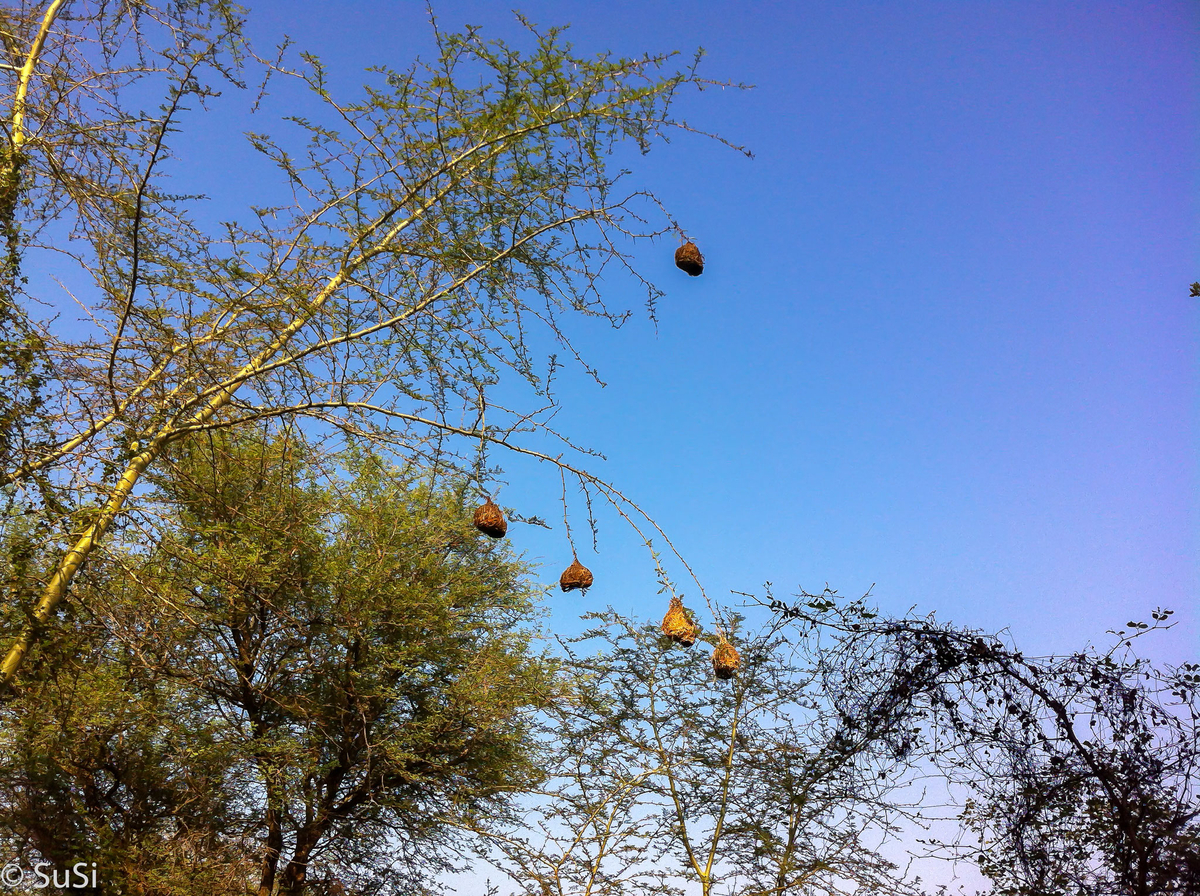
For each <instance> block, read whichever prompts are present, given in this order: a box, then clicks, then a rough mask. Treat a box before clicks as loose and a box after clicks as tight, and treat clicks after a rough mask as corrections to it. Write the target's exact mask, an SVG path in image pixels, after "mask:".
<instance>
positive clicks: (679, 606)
mask: <svg viewBox="0 0 1200 896" xmlns="http://www.w3.org/2000/svg"><path fill="white" fill-rule="evenodd" d="M662 632H663V634H664V635H666V636H667V637H668V638H670V639H671V640H672V641H674V642H675V643H676V644H682V645H683V646H684V647H691V646H692V645H693V644H695V643H696V635H698V634H699V633H700V627H699V626H697V625H696V623H694V622H692V617H691V614H690V613H688V611H687V607H685V606H684V605H683V599H682V598H678V597H673V598H671V606H670V609H668V610H667V615H666V616H664V617H663V621H662Z"/></svg>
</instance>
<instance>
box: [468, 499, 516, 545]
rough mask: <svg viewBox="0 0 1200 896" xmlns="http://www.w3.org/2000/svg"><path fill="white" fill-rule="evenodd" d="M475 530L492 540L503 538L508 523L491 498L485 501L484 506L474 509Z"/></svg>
mask: <svg viewBox="0 0 1200 896" xmlns="http://www.w3.org/2000/svg"><path fill="white" fill-rule="evenodd" d="M475 528H476V529H478V530H479V531H480V532H482V533H483V534H484V535H490V536H491V537H492V538H503V537H504V533H505V532H507V531H508V521H507V520H506V519H505V518H504V514H503V513H501V511H500V508H499V507H497V506H496V505H495V504H493V503H492V499H491V498H488V499H487V503H486V504H483V505H482V506H480V507H477V508H476V509H475Z"/></svg>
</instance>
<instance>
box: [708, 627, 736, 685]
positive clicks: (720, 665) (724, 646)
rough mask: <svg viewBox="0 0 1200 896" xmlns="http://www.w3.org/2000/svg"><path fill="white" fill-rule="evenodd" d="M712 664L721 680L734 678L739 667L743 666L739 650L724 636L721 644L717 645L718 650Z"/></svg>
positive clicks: (714, 653)
mask: <svg viewBox="0 0 1200 896" xmlns="http://www.w3.org/2000/svg"><path fill="white" fill-rule="evenodd" d="M712 664H713V672H715V673H716V676H717V678H721V679H729V678H733V676H734V673H735V672H737V670H738V666H740V665H741V664H742V658H741V657H740V656H738V652H737V649H736V648H735V647H734V646H733V645H732V644H730V643H729V642H728V641H727V640H725V636H724V635H722V636H721V643H720V644H718V645H717V649H716V650H714V651H713V656H712Z"/></svg>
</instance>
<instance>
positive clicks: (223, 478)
mask: <svg viewBox="0 0 1200 896" xmlns="http://www.w3.org/2000/svg"><path fill="white" fill-rule="evenodd" d="M170 461H171V463H170V465H169V466H168V467H167V469H166V470H165V471H164V472H163V473H162V474H161V475H159V476H157V477H156V480H155V485H156V495H155V499H156V500H157V501H159V502H161V508H160V509H161V510H162V511H163V513H164V517H163V519H165V520H166V521H167V526H166V528H165V529H163V530H161V531H160V532H159V533H158V536H157V540H156V543H155V544H154V545H153V547H152V548H151V549H148V550H143V551H126V552H116V551H110V555H109V556H108V557H107V558H106V562H105V563H103V564H102V565H101V564H97V566H102V567H103V569H104V570H105V580H104V581H101V580H99V579H98V578H97V575H98V573H97V571H96V569H95V568H93V571H92V573H91V575H90V576H89V580H88V583H87V587H88V588H89V589H95V591H94V593H90V594H88V595H86V599H85V600H83V601H81V602H79V604H78V605H77V610H76V614H75V615H74V620H73V621H74V623H75V624H74V625H73V626H71V627H70V632H71V634H70V637H64V638H63V639H62V640H60V641H56V642H54V644H53V645H51V646H48V647H47V648H46V649H45V650H43V651H40V652H38V653H37V654H36V655H35V657H34V663H35V667H34V668H35V671H36V673H37V674H36V677H35V679H34V681H35V683H33V684H31V685H30V686H29V687H28V688H27V690H26V691H25V693H24V694H23V695H22V697H21V699H19V700H17V701H15V702H13V703H11V704H10V705H9V706H8V707H6V714H7V715H8V720H9V722H10V728H9V735H8V736H9V738H10V746H11V751H10V753H11V759H10V761H9V762H8V763H7V765H6V767H5V768H4V774H5V788H4V790H5V792H7V793H8V794H11V795H13V796H12V798H11V799H12V804H11V805H9V806H8V807H7V809H6V812H5V815H6V817H5V818H4V821H5V824H6V826H8V828H9V829H10V830H11V831H12V832H13V837H14V838H15V839H16V840H17V841H18V843H19V845H21V846H24V847H26V848H27V849H32V850H35V851H36V852H38V853H40V854H41V855H43V856H46V857H47V858H49V857H50V856H51V855H53V856H55V857H58V856H60V855H66V854H72V855H94V856H98V857H100V858H101V861H102V868H103V869H104V870H103V874H104V875H105V876H106V880H108V882H109V886H110V888H111V892H117V891H118V888H119V887H125V888H127V889H126V892H145V893H162V894H176V893H185V892H202V891H206V892H245V890H246V888H247V887H250V886H253V887H254V888H257V887H259V886H265V887H267V888H268V890H270V888H271V887H275V888H277V889H278V891H279V892H280V893H299V892H301V890H302V889H303V888H304V886H305V885H306V881H307V882H308V884H309V885H322V881H324V883H325V884H329V883H331V882H332V881H333V880H334V879H339V880H340V881H341V882H342V885H344V886H358V885H364V886H365V885H366V883H367V882H372V884H373V885H378V884H381V883H386V882H388V881H391V882H392V883H393V884H395V883H398V882H400V881H404V880H408V881H410V882H417V881H423V880H425V879H427V878H428V876H429V875H430V874H432V873H433V872H435V871H437V870H438V869H442V868H445V867H448V865H449V862H450V856H451V855H452V853H451V852H450V850H451V849H452V847H453V836H452V832H453V830H454V829H455V826H458V825H462V824H465V823H467V822H470V823H485V822H486V820H488V819H496V818H499V817H502V816H503V814H504V812H505V811H506V808H507V806H508V805H509V802H510V799H511V794H512V793H513V792H514V791H519V790H521V789H524V788H527V787H529V786H531V785H532V784H533V783H534V782H535V781H536V780H537V777H538V774H537V772H536V770H535V768H534V767H533V764H532V763H531V760H530V750H531V748H532V747H531V738H530V720H529V717H530V714H531V713H532V712H533V711H535V710H536V709H538V708H539V707H541V706H543V705H544V703H545V702H546V701H547V700H548V699H550V698H551V696H552V695H553V693H554V691H555V687H556V685H555V684H554V676H553V669H552V667H551V665H550V664H549V663H548V662H547V661H545V660H543V659H542V658H540V657H539V656H538V655H537V654H536V653H535V652H534V651H533V647H532V640H531V639H532V637H533V633H532V631H531V630H530V628H529V622H530V619H531V618H532V617H531V614H532V613H533V611H534V600H535V597H536V592H535V590H534V589H533V588H532V587H531V586H530V585H529V584H528V583H527V581H526V579H525V572H526V571H525V568H524V567H523V566H522V565H521V564H520V563H518V562H516V561H515V560H513V559H512V558H511V557H510V556H509V555H508V553H507V551H506V550H505V549H504V548H503V547H498V546H496V545H494V544H493V543H491V542H490V541H489V540H487V539H484V538H482V537H481V536H479V535H478V534H477V533H475V532H474V530H473V529H472V527H471V524H470V514H469V511H468V510H467V509H466V508H465V506H464V498H465V495H464V493H463V492H462V491H455V490H447V489H444V488H437V487H434V486H432V485H430V484H429V483H428V482H421V481H416V480H414V479H413V478H412V476H411V475H410V476H405V475H403V474H401V473H400V472H398V471H396V470H392V469H390V468H388V467H386V466H385V465H384V464H383V463H382V462H381V461H379V460H378V459H376V458H373V457H371V456H365V455H364V456H359V457H355V458H352V459H351V462H350V464H349V469H348V470H346V471H344V473H342V474H340V475H339V476H338V477H335V478H333V479H329V480H321V479H320V478H319V477H318V476H317V471H316V470H314V469H312V468H311V467H310V465H309V464H310V461H311V458H310V455H309V452H308V450H307V448H306V447H305V445H304V443H303V441H302V440H301V439H300V438H299V437H298V436H295V435H291V436H282V435H281V436H278V437H276V438H274V439H272V440H264V439H263V438H262V437H261V436H260V435H256V434H247V433H237V434H235V433H227V432H224V431H222V432H215V433H211V434H209V435H207V436H205V437H203V438H198V439H193V440H189V441H187V442H183V443H180V444H179V445H178V446H177V447H176V450H175V451H173V452H172V455H171V457H170ZM89 795H96V796H95V799H90V797H89ZM39 818H40V819H42V820H43V821H42V823H43V824H52V825H53V829H51V830H45V831H43V830H42V829H41V828H39V827H38V819H39ZM51 850H54V852H51ZM397 854H398V855H399V856H400V860H399V861H396V862H394V863H393V861H392V860H393V858H395V857H396V855H397ZM189 861H191V862H193V863H195V864H197V865H198V866H200V867H203V868H204V869H205V871H204V875H202V876H199V877H196V882H194V883H193V884H189V885H188V887H194V888H195V889H189V888H188V887H183V885H182V884H181V883H180V880H184V879H186V876H187V875H186V874H185V873H184V871H186V868H187V863H188V862H189ZM180 869H183V870H180ZM177 872H178V873H177ZM188 873H190V872H188ZM222 882H223V883H222ZM218 884H220V886H218ZM204 888H208V889H207V890H205V889H204Z"/></svg>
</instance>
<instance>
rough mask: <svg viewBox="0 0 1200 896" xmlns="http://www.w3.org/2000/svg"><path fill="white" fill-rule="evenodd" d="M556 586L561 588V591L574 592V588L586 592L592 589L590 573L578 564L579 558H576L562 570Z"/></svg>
mask: <svg viewBox="0 0 1200 896" xmlns="http://www.w3.org/2000/svg"><path fill="white" fill-rule="evenodd" d="M558 584H559V585H560V586H562V590H563V591H574V590H575V589H576V588H582V589H583V590H584V591H587V590H588V589H589V588H591V587H592V571H591V570H590V569H588V568H587V567H586V566H584V565H583V564H582V563H580V562H579V558H578V557H576V558H575V559H574V560H573V561H572V563H571V565H570V566H568V567H567V568H566V569H564V570H563V574H562V575H561V576H560V577H559V579H558Z"/></svg>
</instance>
